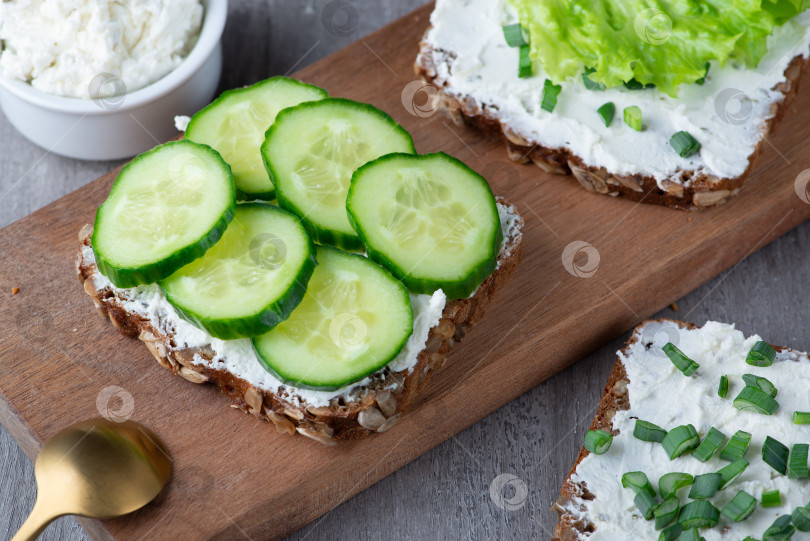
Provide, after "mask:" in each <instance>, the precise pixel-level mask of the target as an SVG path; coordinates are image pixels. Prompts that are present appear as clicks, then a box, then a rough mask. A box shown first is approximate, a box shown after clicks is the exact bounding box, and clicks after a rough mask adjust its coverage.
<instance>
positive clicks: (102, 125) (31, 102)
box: [0, 0, 228, 160]
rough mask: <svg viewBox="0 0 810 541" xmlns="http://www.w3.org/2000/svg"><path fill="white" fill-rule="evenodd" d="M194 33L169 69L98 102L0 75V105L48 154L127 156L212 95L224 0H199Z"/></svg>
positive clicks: (166, 134)
mask: <svg viewBox="0 0 810 541" xmlns="http://www.w3.org/2000/svg"><path fill="white" fill-rule="evenodd" d="M202 3H203V5H204V6H205V15H204V18H203V24H202V29H201V31H200V37H199V39H198V40H197V43H196V44H195V45H194V48H193V49H192V50H191V52H190V53H189V55H188V56H187V57H186V58H185V59H184V60H183V61H182V62H181V63H180V65H178V66H177V67H176V68H175V69H174V70H173V71H172V72H171V73H169V74H167V75H166V76H165V77H163V78H162V79H160V80H158V81H155V82H154V83H152V84H150V85H148V86H145V87H144V88H141V89H139V90H135V91H133V92H129V93H126V94H123V95H121V96H114V97H111V98H103V99H98V100H90V99H86V100H85V99H79V98H66V97H62V96H53V95H51V94H47V93H45V92H42V91H40V90H37V89H36V88H33V87H32V86H31V85H30V84H28V83H23V82H21V81H17V80H12V79H7V78H5V77H0V107H2V109H3V112H4V113H5V115H6V118H8V120H9V122H11V124H12V125H13V126H14V127H15V128H17V129H18V130H19V131H20V133H22V134H23V135H24V136H25V137H27V138H28V139H30V140H31V141H33V142H34V143H36V144H37V145H39V146H41V147H43V148H44V149H46V150H48V151H49V152H55V153H57V154H61V155H63V156H68V157H71V158H79V159H83V160H112V159H119V158H128V157H130V156H134V155H135V154H138V153H140V152H143V151H144V150H147V149H149V148H152V147H154V146H155V145H156V144H158V143H162V142H164V141H166V140H168V139H169V138H171V137H172V136H174V135H177V130H176V129H175V127H174V116H175V115H181V114H186V115H190V114H193V113H195V112H196V111H198V110H199V109H201V108H202V107H204V106H205V105H207V104H208V102H210V101H211V98H212V97H213V96H214V92H215V91H216V88H217V85H218V84H219V76H220V73H221V71H222V45H221V43H220V38H221V36H222V30H223V28H224V27H225V19H226V18H227V16H228V0H202Z"/></svg>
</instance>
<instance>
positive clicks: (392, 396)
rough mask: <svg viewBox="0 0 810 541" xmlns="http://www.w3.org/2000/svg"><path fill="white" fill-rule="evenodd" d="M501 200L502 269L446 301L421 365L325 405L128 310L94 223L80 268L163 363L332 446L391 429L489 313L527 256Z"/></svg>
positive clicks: (98, 302) (124, 326)
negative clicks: (271, 385) (256, 379)
mask: <svg viewBox="0 0 810 541" xmlns="http://www.w3.org/2000/svg"><path fill="white" fill-rule="evenodd" d="M499 203H501V204H503V205H505V206H506V207H508V208H509V209H510V211H514V212H515V214H514V217H515V219H514V223H513V225H512V228H511V231H512V234H511V235H509V236H507V235H506V233H505V234H504V236H505V237H506V242H505V244H504V246H503V247H502V249H501V252H500V254H499V256H498V266H497V268H496V270H495V271H494V272H493V273H492V274H491V275H490V276H489V277H488V278H487V279H486V280H484V282H483V283H482V284H481V285H480V286H479V288H478V289H477V290H476V292H475V293H474V294H473V295H472V296H471V297H469V298H467V299H460V300H452V301H448V302H447V304H446V305H445V307H444V311H443V313H442V317H441V319H440V320H439V323H438V325H436V326H434V327H432V328H431V329H430V332H429V334H428V339H427V342H426V344H425V348H424V349H423V350H422V351H421V352H419V354H418V357H417V358H418V361H417V363H416V365H415V366H413V367H412V368H410V369H406V370H402V371H399V372H394V371H391V370H390V369H389V368H387V367H386V368H383V369H382V370H380V371H378V372H376V373H375V374H373V375H372V376H371V377H370V380H369V382H368V383H367V384H365V385H362V386H359V387H356V388H355V389H354V390H352V391H351V393H350V394H349V395H348V396H346V397H344V396H338V397H335V398H332V399H331V400H330V401H329V404H328V405H326V406H323V405H312V404H308V403H307V401H306V399H301V398H300V397H298V396H296V395H295V392H294V390H291V388H289V387H283V388H282V389H283V390H281V389H280V390H279V391H278V392H274V391H272V390H267V389H262V388H258V387H256V386H254V385H252V384H251V382H249V381H246V380H245V379H242V378H240V377H238V376H237V375H235V374H233V373H232V372H230V371H228V370H222V369H219V368H217V367H215V366H214V365H215V363H214V362H213V360H214V351H213V349H212V348H211V347H194V348H186V347H184V345H183V347H180V346H178V345H177V344H176V343H175V341H174V339H173V338H174V336H173V333H172V332H171V330H169V329H167V328H166V327H167V326H165V325H156V324H155V322H154V321H153V320H150V319H149V318H147V317H144V316H143V315H141V314H138V313H136V312H135V311H133V310H131V309H128V308H127V306H126V304H127V303H126V301H127V298H128V293H127V291H128V290H126V289H119V288H116V287H115V286H112V285H111V284H109V282H108V281H107V280H106V279H105V278H103V276H101V275H100V273H99V272H98V269H97V268H96V265H95V262H94V261H93V260H92V255H89V256H88V254H87V250H86V249H87V248H88V247H89V246H90V239H91V235H92V226H89V225H87V226H85V227H84V228H82V230H81V232H80V233H79V240H80V241H81V247H82V249H80V251H79V254H78V260H77V263H76V270H77V273H78V276H79V281H80V282H81V283H82V284H83V285H84V289H85V291H86V292H87V294H88V295H89V296H90V297H91V298H92V299H93V304H94V305H95V307H96V310H97V312H98V313H99V314H100V315H101V316H102V317H104V318H105V319H106V318H109V320H110V321H111V322H112V324H113V326H115V327H116V328H117V329H118V330H119V331H120V332H121V333H122V334H124V335H127V336H130V337H133V338H138V339H140V340H141V341H143V342H144V344H145V345H146V347H147V348H148V349H149V351H150V352H151V353H152V355H153V356H154V357H155V359H156V360H157V361H158V363H160V365H161V366H163V367H164V368H166V369H168V370H170V371H171V372H172V373H174V374H177V375H178V376H181V377H183V378H185V379H187V380H188V381H191V382H192V383H198V384H202V383H209V382H210V383H213V384H215V385H217V387H219V390H220V391H221V392H222V393H223V394H225V395H227V396H228V397H229V398H230V399H231V402H232V406H233V407H236V408H239V409H240V410H242V411H244V412H247V413H251V414H253V415H255V416H256V417H258V418H260V419H264V420H269V421H271V422H273V424H275V425H276V428H277V429H278V430H279V431H281V432H287V433H289V434H295V433H296V432H298V433H300V434H303V435H304V436H308V437H310V438H312V439H314V440H316V441H318V442H321V443H324V444H327V445H334V444H336V443H337V441H338V440H346V439H357V438H363V437H366V436H368V435H370V434H372V433H374V432H385V431H386V430H388V429H390V428H391V427H393V426H394V425H395V424H396V423H397V422H398V421H399V420H400V418H401V415H402V413H403V412H404V411H405V410H407V409H408V408H409V407H410V406H411V404H412V403H413V402H414V399H415V398H416V396H417V395H418V393H419V391H420V390H421V389H422V388H423V387H424V385H425V384H426V383H427V381H428V380H429V379H430V377H431V376H432V374H433V373H434V372H436V371H437V370H438V369H440V368H441V367H442V366H444V364H445V362H446V360H447V355H448V354H449V353H450V350H451V349H452V348H453V345H454V344H455V342H458V341H459V340H461V339H462V338H463V337H464V335H465V334H466V333H467V331H468V330H469V328H470V326H471V325H473V324H474V323H476V322H478V321H479V320H480V319H481V318H482V317H483V316H484V311H485V309H486V306H487V305H488V304H489V303H490V301H491V300H492V299H493V298H494V296H495V292H496V291H497V290H498V289H500V288H501V287H502V286H503V285H504V284H505V283H506V282H507V281H508V280H509V278H510V277H511V276H512V273H513V272H514V270H515V268H516V267H517V265H518V263H519V262H520V260H521V258H522V257H523V235H522V227H523V220H522V219H521V218H520V216H518V215H517V213H516V211H515V209H514V207H511V206H510V205H508V204H507V203H504V202H503V201H501V200H499ZM90 254H92V251H90Z"/></svg>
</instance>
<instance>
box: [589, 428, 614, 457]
mask: <svg viewBox="0 0 810 541" xmlns="http://www.w3.org/2000/svg"><path fill="white" fill-rule="evenodd" d="M611 443H613V435H612V434H611V433H610V432H605V431H604V430H588V432H586V433H585V449H587V450H588V452H590V453H593V454H595V455H604V454H605V453H606V452H607V450H608V449H610V444H611Z"/></svg>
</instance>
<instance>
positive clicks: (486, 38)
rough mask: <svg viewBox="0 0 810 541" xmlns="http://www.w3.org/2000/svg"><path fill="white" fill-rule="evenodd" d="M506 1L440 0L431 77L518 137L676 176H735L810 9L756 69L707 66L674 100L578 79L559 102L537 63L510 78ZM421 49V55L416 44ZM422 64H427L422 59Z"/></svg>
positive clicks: (806, 38)
mask: <svg viewBox="0 0 810 541" xmlns="http://www.w3.org/2000/svg"><path fill="white" fill-rule="evenodd" d="M517 20H518V19H517V14H516V12H515V10H514V9H513V8H512V7H511V5H510V4H509V2H508V0H438V1H437V2H436V7H435V9H434V11H433V14H432V15H431V18H430V22H431V24H432V28H431V29H430V30H429V31H428V34H427V36H426V38H425V39H426V42H427V45H428V49H432V52H431V53H429V54H431V55H432V61H433V64H434V65H435V67H436V72H437V73H436V76H437V80H436V82H437V83H439V84H440V85H444V91H445V92H447V93H449V94H451V95H455V96H459V97H462V96H467V97H469V98H470V99H472V100H473V101H474V102H475V103H477V104H478V106H479V107H481V108H485V110H486V111H487V112H488V113H490V114H492V115H494V116H495V117H497V118H498V119H499V120H500V122H501V124H502V125H504V126H508V127H509V128H510V129H511V130H512V131H513V132H514V133H516V134H518V135H521V136H522V137H523V138H524V139H527V140H529V141H533V142H537V143H539V144H541V145H543V146H545V147H548V148H567V149H569V150H570V151H571V152H572V153H574V154H576V155H577V156H579V157H580V158H581V159H582V160H583V161H584V163H585V164H586V165H589V166H593V167H605V168H606V169H607V170H608V171H609V172H610V173H613V174H618V175H631V174H642V175H648V176H651V177H654V178H655V179H656V181H657V182H658V185H659V187H663V184H662V182H663V181H664V180H666V179H669V180H672V181H675V182H681V180H680V178H679V176H680V173H681V172H682V171H690V170H694V171H696V172H698V173H702V174H707V175H714V176H716V177H719V178H736V177H738V176H740V175H742V174H743V173H744V172H745V171H746V169H747V168H748V164H749V158H750V156H751V154H752V153H753V152H754V150H755V149H756V147H757V145H758V144H759V142H760V141H761V139H762V137H763V131H764V130H765V128H766V124H767V120H768V119H769V118H770V117H771V104H773V103H775V102H779V101H780V100H782V98H783V94H782V93H781V92H779V91H778V90H774V87H775V86H776V85H777V84H779V83H780V82H782V81H784V80H785V76H784V72H785V70H786V68H787V67H788V65H789V64H790V62H791V60H792V59H793V58H794V57H796V56H803V57H806V56H807V55H808V52H810V12H805V13H802V14H800V15H798V16H797V17H795V18H793V19H791V20H790V21H789V22H787V23H786V24H785V25H783V26H781V27H777V28H776V29H775V30H774V33H773V35H772V36H770V37H769V39H768V53H767V54H766V55H765V57H764V58H763V59H762V61H761V62H760V63H759V65H758V66H757V67H756V68H754V69H747V68H745V67H744V66H736V65H734V63H732V62H728V63H726V65H725V66H722V67H721V66H719V65H714V64H713V65H712V66H711V68H710V70H709V74H708V77H707V79H706V82H705V84H703V85H702V86H701V85H697V84H691V85H682V86H681V87H679V96H678V98H677V99H673V98H671V97H669V96H667V95H666V94H664V93H663V92H660V91H657V90H655V89H648V90H641V91H638V90H637V91H632V90H628V89H625V88H609V89H606V90H605V91H601V92H600V91H591V90H588V89H586V88H585V85H584V84H583V83H582V80H581V78H576V79H575V80H569V81H565V82H563V83H562V91H561V92H560V95H559V98H558V101H557V105H556V107H555V109H554V111H553V112H551V113H549V112H547V111H544V110H542V109H541V108H540V103H541V101H542V92H543V82H544V80H545V79H546V75H545V73H544V72H543V69H542V66H539V65H537V64H535V66H534V75H533V76H531V77H528V78H523V79H521V78H519V77H518V54H519V52H518V49H517V48H511V47H509V46H507V44H506V42H505V40H504V37H503V31H502V26H503V25H505V24H512V23H515V22H517ZM421 54H428V53H427V49H423V51H422V53H421ZM428 65H429V64H428ZM608 101H612V102H614V104H615V105H616V117H615V118H614V119H613V123H612V124H611V126H610V127H605V125H604V123H603V121H602V119H601V117H600V116H599V115H598V114H597V112H596V111H597V109H598V108H599V107H600V106H601V105H603V104H604V103H606V102H608ZM630 105H637V106H639V107H640V108H641V110H642V115H643V123H644V131H642V132H637V131H635V130H633V129H631V128H630V127H628V126H626V125H625V124H624V122H623V121H622V111H623V110H624V108H625V107H628V106H630ZM682 130H683V131H687V132H689V133H690V134H692V135H693V136H694V137H695V138H696V139H697V140H698V141H699V142H700V143H701V145H702V148H701V151H700V153H699V154H694V155H692V156H691V157H689V158H681V157H680V156H678V154H677V153H676V152H675V151H674V150H673V148H672V147H671V146H670V143H669V140H670V138H671V137H672V135H673V134H675V133H676V132H679V131H682Z"/></svg>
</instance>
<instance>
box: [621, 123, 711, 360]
mask: <svg viewBox="0 0 810 541" xmlns="http://www.w3.org/2000/svg"><path fill="white" fill-rule="evenodd" d="M640 114H641V112H640V111H639V115H640ZM640 118H641V117H640V116H639V119H640ZM624 121H625V122H627V109H625V110H624ZM661 349H663V350H664V353H666V354H667V357H669V360H670V361H672V364H674V365H675V368H677V369H678V370H680V371H681V372H683V375H684V376H691V375H692V374H693V373H694V372H695V370H697V369H698V367H699V366H700V365H699V364H698V363H696V362H695V361H693V360H692V359H690V358H689V357H687V356H686V355H684V353H683V351H681V350H680V349H678V348H677V347H675V345H674V344H673V343H672V342H667V343H666V344H664V347H663V348H661Z"/></svg>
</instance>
